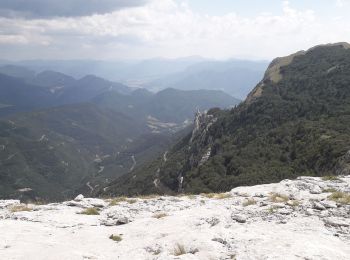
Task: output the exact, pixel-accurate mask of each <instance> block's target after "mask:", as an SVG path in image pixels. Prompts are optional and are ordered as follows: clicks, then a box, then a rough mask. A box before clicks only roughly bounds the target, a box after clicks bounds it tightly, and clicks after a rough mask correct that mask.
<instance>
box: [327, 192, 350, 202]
mask: <svg viewBox="0 0 350 260" xmlns="http://www.w3.org/2000/svg"><path fill="white" fill-rule="evenodd" d="M328 198H329V199H331V200H333V201H335V202H338V203H340V204H345V205H350V193H346V192H341V191H336V192H333V193H332V194H331V195H329V196H328Z"/></svg>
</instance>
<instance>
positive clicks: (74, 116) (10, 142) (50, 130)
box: [0, 104, 145, 200]
mask: <svg viewBox="0 0 350 260" xmlns="http://www.w3.org/2000/svg"><path fill="white" fill-rule="evenodd" d="M144 128H145V127H144V126H143V125H142V124H141V123H138V122H137V121H135V120H133V119H132V118H129V117H127V116H125V115H123V114H120V113H116V112H110V111H105V110H101V109H99V108H97V107H96V106H94V105H91V104H79V105H72V106H64V107H58V108H52V109H48V110H40V111H36V112H32V113H29V114H20V115H16V116H14V117H11V118H9V119H7V120H2V121H0V129H1V130H0V179H1V182H0V197H2V198H3V197H10V198H18V197H22V198H32V199H35V198H41V199H47V200H55V199H63V198H66V197H69V196H71V194H72V193H73V192H74V190H76V189H79V188H80V187H82V186H85V184H86V182H87V181H88V180H90V179H93V177H94V176H95V175H97V173H101V171H100V166H101V165H103V164H101V163H103V159H104V158H109V157H115V154H117V153H118V152H119V151H121V150H123V149H124V146H125V145H126V144H127V138H134V137H136V136H139V135H140V134H141V133H143V131H144ZM106 173H108V171H107V169H106ZM109 174H111V173H109ZM117 174H118V173H114V176H117ZM85 180H87V181H85Z"/></svg>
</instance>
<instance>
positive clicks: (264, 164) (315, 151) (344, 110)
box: [102, 44, 350, 195]
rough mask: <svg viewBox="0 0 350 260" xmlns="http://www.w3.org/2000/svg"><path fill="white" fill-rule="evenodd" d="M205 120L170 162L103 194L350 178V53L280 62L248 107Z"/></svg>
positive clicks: (333, 50) (329, 50)
mask: <svg viewBox="0 0 350 260" xmlns="http://www.w3.org/2000/svg"><path fill="white" fill-rule="evenodd" d="M288 60H289V61H288ZM205 117H206V118H207V119H206V120H207V121H208V122H204V124H203V125H202V127H201V129H200V131H201V132H200V133H198V132H197V133H192V134H190V135H188V136H187V137H186V138H184V139H182V140H181V141H180V142H178V143H177V144H176V145H175V146H173V147H172V149H171V150H170V151H169V152H168V153H167V158H166V160H165V158H163V157H160V158H159V159H158V160H155V161H153V162H152V163H149V164H147V165H145V166H144V167H142V168H141V169H139V170H138V171H135V172H132V173H131V174H128V175H125V176H123V177H121V178H119V179H117V180H115V181H114V182H113V183H112V185H110V186H108V187H107V188H106V189H105V191H104V192H102V194H105V195H106V194H109V195H116V194H117V195H120V194H129V195H130V194H146V193H175V192H179V191H181V192H187V193H200V192H212V191H227V190H229V189H231V188H233V187H236V186H240V185H252V184H260V183H268V182H276V181H279V180H282V179H286V178H295V177H297V176H301V175H310V176H323V175H333V174H344V173H348V172H349V168H350V167H349V161H350V160H349V157H350V156H349V154H347V153H348V151H350V132H349V129H350V49H349V48H348V46H347V45H343V44H336V45H331V46H318V47H315V48H312V49H310V50H308V51H307V52H300V53H298V54H296V55H294V56H290V57H286V58H284V59H283V58H281V59H276V60H275V61H273V62H272V63H271V65H270V67H269V69H268V71H267V72H266V74H265V77H264V79H263V80H262V81H261V82H260V83H259V85H258V86H257V87H256V88H255V89H254V90H253V92H252V93H251V94H250V96H249V97H248V98H247V100H246V101H245V102H243V103H241V104H240V105H239V106H237V107H235V108H234V109H231V110H219V109H212V110H209V111H208V113H207V115H206V116H205ZM210 118H211V119H210Z"/></svg>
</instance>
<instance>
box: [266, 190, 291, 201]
mask: <svg viewBox="0 0 350 260" xmlns="http://www.w3.org/2000/svg"><path fill="white" fill-rule="evenodd" d="M270 200H271V201H272V202H275V203H280V202H287V201H288V200H289V198H288V196H286V195H283V194H279V193H274V192H273V193H271V194H270Z"/></svg>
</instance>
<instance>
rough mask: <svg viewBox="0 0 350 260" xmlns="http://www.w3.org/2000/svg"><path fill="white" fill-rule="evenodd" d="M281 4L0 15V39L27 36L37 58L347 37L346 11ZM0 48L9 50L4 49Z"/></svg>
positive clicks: (168, 3) (251, 49)
mask: <svg viewBox="0 0 350 260" xmlns="http://www.w3.org/2000/svg"><path fill="white" fill-rule="evenodd" d="M281 7H282V12H281V14H279V15H272V14H266V13H265V14H260V15H258V16H256V17H254V18H247V17H244V16H241V15H239V14H237V13H229V14H226V15H222V16H211V15H201V14H198V13H196V12H195V11H194V10H191V9H190V8H189V6H188V5H187V4H186V2H179V1H176V0H162V1H158V0H153V1H150V3H149V4H147V5H144V6H140V7H135V8H131V9H122V10H119V11H116V12H113V13H108V14H103V15H93V16H86V17H78V18H56V19H51V20H24V19H22V20H20V19H19V20H18V19H17V20H12V19H8V18H1V19H0V24H1V27H0V44H6V43H12V44H17V46H18V45H21V46H22V45H23V44H28V45H30V46H31V48H32V50H33V58H34V56H35V55H37V56H38V55H39V54H38V52H39V51H40V55H41V56H44V57H50V58H55V57H56V58H57V57H59V58H147V57H152V56H167V57H178V56H188V55H201V56H205V57H214V58H228V57H251V58H272V57H275V56H280V55H286V54H288V53H290V52H294V51H297V50H299V49H305V48H308V47H311V46H313V45H316V44H320V43H327V42H336V41H350V33H349V32H350V30H349V29H350V27H349V24H350V23H349V20H345V19H348V18H341V19H333V20H332V21H325V20H322V19H321V18H320V17H318V16H317V14H316V13H315V12H314V11H312V10H297V9H295V8H294V7H293V6H292V5H291V3H290V2H288V1H283V2H281ZM17 40H18V41H17ZM42 45H45V46H47V47H46V48H42ZM35 46H38V47H37V48H36V47H35ZM18 48H19V47H18ZM0 49H1V48H0ZM13 50H14V51H13V54H11V55H15V54H16V45H14V47H13ZM6 51H7V52H9V49H8V48H6ZM0 54H1V55H2V56H4V55H6V53H1V50H0ZM21 55H23V52H21ZM26 58H29V57H26Z"/></svg>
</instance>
